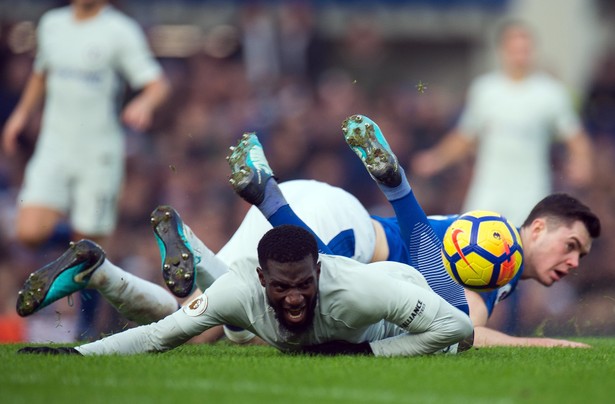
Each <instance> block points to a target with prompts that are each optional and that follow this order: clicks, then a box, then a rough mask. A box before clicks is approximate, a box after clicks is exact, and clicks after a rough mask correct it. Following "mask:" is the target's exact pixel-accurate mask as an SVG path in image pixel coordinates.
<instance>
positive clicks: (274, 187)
mask: <svg viewBox="0 0 615 404" xmlns="http://www.w3.org/2000/svg"><path fill="white" fill-rule="evenodd" d="M284 205H288V202H287V201H286V198H285V197H284V195H283V194H282V190H280V187H279V186H278V182H277V181H276V180H275V178H273V177H271V178H269V179H268V180H267V183H266V184H265V197H264V198H263V201H262V202H261V203H260V204H259V205H257V208H258V210H260V211H261V213H262V214H263V215H264V216H265V218H267V220H269V218H270V217H271V216H272V215H273V214H274V213H275V212H277V211H278V209H280V207H282V206H284Z"/></svg>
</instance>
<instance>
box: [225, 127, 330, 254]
mask: <svg viewBox="0 0 615 404" xmlns="http://www.w3.org/2000/svg"><path fill="white" fill-rule="evenodd" d="M231 150H232V153H231V155H230V156H228V162H229V165H230V167H231V178H230V180H229V182H230V184H231V186H232V187H233V189H234V190H235V192H236V193H237V194H238V195H239V196H241V197H242V198H243V199H244V200H245V201H246V202H248V203H250V204H252V205H254V206H256V207H257V208H258V209H259V210H260V211H261V213H262V214H263V215H264V216H265V217H266V218H267V220H268V221H269V223H271V225H272V226H274V227H275V226H279V225H282V224H293V225H296V226H300V227H303V228H304V229H306V230H308V231H310V232H311V233H312V234H313V235H314V236H315V237H316V241H317V243H318V249H319V251H320V252H321V253H323V254H332V253H333V252H332V251H331V249H329V247H328V246H327V245H326V244H325V243H324V242H323V241H322V240H321V239H320V238H319V237H318V235H317V234H316V233H315V232H314V231H313V230H312V229H311V228H310V227H309V226H308V225H307V224H305V222H304V221H303V220H301V218H299V216H297V215H296V214H295V212H294V211H293V210H292V209H291V207H290V205H289V204H288V202H287V201H286V198H285V197H284V195H283V194H282V191H281V190H280V187H279V186H278V183H277V181H276V180H275V178H274V174H273V171H272V170H271V167H270V166H269V163H268V162H267V158H266V157H265V154H264V152H263V146H262V145H261V143H260V142H259V140H258V137H257V136H256V134H255V133H244V135H243V136H242V138H241V139H240V140H239V143H238V144H237V146H236V147H232V148H231Z"/></svg>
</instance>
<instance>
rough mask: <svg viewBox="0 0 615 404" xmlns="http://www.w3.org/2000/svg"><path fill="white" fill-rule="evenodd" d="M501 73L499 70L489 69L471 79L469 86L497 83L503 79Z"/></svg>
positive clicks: (479, 86) (480, 86) (477, 86)
mask: <svg viewBox="0 0 615 404" xmlns="http://www.w3.org/2000/svg"><path fill="white" fill-rule="evenodd" d="M503 78H504V76H503V74H502V72H499V71H490V72H485V73H482V74H480V75H478V76H476V77H475V78H474V80H472V83H471V84H470V87H471V88H482V87H488V86H493V85H495V84H499V83H501V82H502V81H503Z"/></svg>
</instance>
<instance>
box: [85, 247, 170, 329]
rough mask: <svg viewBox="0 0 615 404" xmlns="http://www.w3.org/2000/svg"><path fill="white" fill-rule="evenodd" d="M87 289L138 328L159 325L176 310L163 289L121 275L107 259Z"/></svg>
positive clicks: (122, 273)
mask: <svg viewBox="0 0 615 404" xmlns="http://www.w3.org/2000/svg"><path fill="white" fill-rule="evenodd" d="M88 287H89V288H93V289H96V290H98V291H99V292H100V293H101V294H102V295H103V296H104V297H105V299H107V301H108V302H109V303H111V304H112V305H113V306H114V307H115V308H116V309H117V310H118V311H119V312H120V313H121V314H122V315H123V316H124V317H126V318H127V319H128V320H131V321H135V322H137V323H139V324H149V323H152V322H154V321H158V320H160V319H162V318H164V317H166V316H168V315H169V314H171V313H174V312H175V311H177V309H178V308H179V305H178V303H177V300H175V297H173V295H171V294H170V293H169V292H168V291H167V290H166V289H164V288H163V287H161V286H158V285H156V284H154V283H152V282H149V281H146V280H145V279H141V278H139V277H137V276H135V275H133V274H131V273H129V272H126V271H124V270H123V269H121V268H120V267H118V266H116V265H114V264H113V263H112V262H111V261H109V260H108V259H106V258H105V261H104V262H103V263H102V265H101V266H100V267H99V268H98V269H96V271H94V273H93V274H92V277H91V278H90V282H89V283H88Z"/></svg>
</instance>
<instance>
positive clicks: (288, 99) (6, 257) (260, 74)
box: [0, 6, 615, 341]
mask: <svg viewBox="0 0 615 404" xmlns="http://www.w3.org/2000/svg"><path fill="white" fill-rule="evenodd" d="M239 11H240V13H239V15H238V18H237V21H238V23H237V27H238V29H237V30H236V31H233V32H235V33H237V34H238V35H236V36H233V35H231V34H228V33H226V34H225V33H224V32H222V33H221V34H220V36H219V37H218V38H214V39H213V40H214V43H213V44H211V45H210V47H209V48H207V49H209V50H208V51H200V52H197V53H195V54H193V55H190V56H188V57H183V58H171V57H165V58H161V63H162V65H163V67H164V69H165V72H166V74H167V75H168V77H169V80H170V82H171V87H172V89H173V91H172V95H171V100H170V101H168V102H167V103H166V104H165V105H164V106H163V107H162V108H161V109H160V111H159V112H158V113H157V115H156V118H155V122H154V125H153V128H152V130H151V131H149V132H148V133H129V134H128V135H127V141H128V156H127V159H128V160H127V177H126V182H125V184H124V189H123V193H122V196H121V201H120V209H119V210H120V220H119V224H118V228H117V230H116V232H115V235H114V237H113V240H112V242H111V246H110V247H109V248H108V251H107V252H108V255H109V256H110V257H112V258H113V260H114V261H115V262H117V263H118V264H120V265H121V266H122V267H123V268H125V269H127V270H129V271H131V272H133V273H135V274H137V275H138V276H141V277H143V278H145V279H148V280H151V281H154V282H157V283H160V284H162V277H161V275H160V257H159V255H158V251H157V249H156V247H155V244H154V243H155V240H154V236H153V234H152V231H151V228H150V224H149V214H150V212H151V211H152V210H153V209H154V208H155V207H156V206H157V205H159V204H170V205H172V206H174V207H175V208H176V209H177V210H178V211H179V212H181V213H182V217H183V218H184V220H185V221H186V222H189V223H191V227H192V228H193V230H194V231H195V232H196V233H197V234H198V235H199V236H200V238H201V239H202V240H203V241H204V242H205V243H206V244H207V245H208V246H209V247H210V248H211V249H212V250H213V251H217V250H218V249H219V248H220V247H221V246H222V245H224V243H225V242H226V240H227V239H228V238H229V237H230V235H231V234H233V232H234V230H235V229H236V227H237V226H238V224H239V222H240V221H241V219H242V217H243V215H244V214H245V212H246V211H247V209H248V208H249V205H248V204H247V203H245V202H244V201H243V200H241V199H240V198H238V197H237V196H236V195H235V194H234V192H233V190H232V189H231V187H230V186H229V185H228V182H227V180H228V174H229V172H228V164H227V162H226V161H225V158H224V157H225V156H226V155H227V150H228V147H229V146H231V145H233V144H234V143H235V142H236V140H237V139H238V138H239V136H240V135H241V134H242V133H243V132H245V131H256V132H258V133H259V138H260V139H261V141H262V142H263V145H264V147H265V149H266V151H267V156H268V159H269V161H270V162H275V163H274V165H275V167H276V175H277V176H278V178H279V180H280V181H285V180H290V179H297V178H313V179H318V180H321V181H325V182H328V183H330V184H332V185H336V186H340V187H343V188H345V189H346V190H348V191H350V192H351V193H353V194H354V195H356V196H357V197H358V198H359V200H360V201H361V202H362V203H363V204H364V205H365V206H366V207H368V208H369V209H370V211H371V213H375V214H390V213H391V212H390V211H389V210H388V209H390V208H389V207H388V205H387V203H386V200H385V199H384V198H383V197H382V196H381V195H380V193H378V192H374V191H373V187H372V186H371V185H372V184H371V180H370V179H369V177H368V176H367V174H366V173H365V170H364V168H363V167H362V166H361V163H360V162H359V161H358V160H357V159H356V158H355V156H353V155H352V153H351V152H349V150H348V147H347V145H346V144H345V142H344V139H343V136H342V133H341V130H340V125H341V122H342V120H343V119H344V118H345V117H347V116H348V115H350V114H353V113H366V114H369V115H370V116H371V117H373V118H374V119H375V120H376V121H377V122H379V125H380V127H381V128H382V130H383V131H384V133H386V136H387V139H388V140H389V142H390V143H391V146H392V148H393V149H394V150H395V151H396V154H397V156H399V157H400V158H401V159H402V165H403V166H405V167H410V166H411V164H410V162H411V160H412V157H413V155H414V154H415V153H417V152H418V151H420V150H423V149H425V148H427V147H429V146H432V145H433V144H435V143H436V142H437V141H438V140H439V139H440V138H441V136H443V135H444V134H445V133H446V132H447V131H448V130H449V129H450V128H451V126H452V125H453V123H454V121H455V118H456V117H457V115H458V112H459V110H460V108H461V106H462V102H463V96H464V94H463V93H460V92H457V91H456V90H455V89H451V88H447V87H446V86H445V85H442V84H441V83H437V82H425V79H424V77H421V76H417V77H413V76H410V75H407V74H404V71H403V68H401V67H400V66H398V65H396V64H395V63H392V60H393V59H394V57H395V54H396V51H397V49H398V48H397V46H399V44H396V43H393V42H391V41H387V40H386V37H384V36H383V35H381V32H380V31H379V30H378V28H379V27H377V26H374V25H372V24H369V22H367V21H355V22H351V23H349V24H348V25H347V28H346V31H345V34H344V35H342V36H340V39H339V40H336V41H331V40H324V39H322V38H320V37H319V35H318V31H317V30H316V28H315V24H314V15H313V14H312V10H310V9H309V8H304V7H287V8H286V7H281V8H280V9H279V10H278V12H279V13H278V14H276V15H271V14H269V13H267V10H266V9H261V8H258V7H248V6H244V7H243V8H241V9H240V10H239ZM281 16H283V18H281ZM272 18H273V19H276V18H277V20H275V21H274V20H272ZM4 38H6V35H3V36H2V38H0V61H1V64H0V73H1V74H0V80H1V83H0V123H1V124H3V123H4V121H5V120H6V118H7V116H8V114H10V112H11V110H12V108H13V107H14V105H15V103H16V101H17V99H18V97H19V95H20V93H21V91H22V87H23V85H24V84H25V80H26V79H27V77H28V73H29V69H31V64H32V54H31V53H24V54H15V53H13V52H12V51H11V50H10V49H9V48H8V45H7V43H6V41H5V40H4ZM274 55H276V56H274ZM613 60H615V59H613ZM358 61H361V63H358ZM612 65H613V61H612V60H611V61H610V62H609V61H605V63H604V67H603V68H601V69H600V70H599V71H598V72H596V74H595V75H594V77H593V86H592V88H591V90H590V91H589V92H588V94H587V96H586V97H581V102H580V105H579V109H580V111H582V116H583V118H584V121H585V123H586V128H587V130H588V132H589V133H590V134H591V136H592V140H593V142H594V146H595V156H594V161H595V164H596V170H595V173H596V176H595V178H594V180H593V183H592V185H591V186H590V187H589V188H588V189H574V188H571V187H570V186H569V185H568V184H567V183H565V182H564V181H562V180H561V178H563V176H562V175H561V171H560V170H561V158H560V157H561V156H560V155H559V154H558V150H557V149H556V150H554V153H553V161H552V164H553V178H554V181H555V189H556V190H564V191H567V192H570V193H571V194H573V195H576V196H578V197H580V199H581V200H583V201H584V202H585V203H586V204H587V205H589V206H590V207H591V208H592V209H593V210H594V211H595V212H596V213H597V214H598V215H599V216H600V218H601V221H602V223H603V229H604V230H603V233H602V234H603V235H602V237H601V239H600V240H599V241H598V242H596V243H595V245H594V247H593V250H592V253H591V254H590V255H589V256H588V257H587V258H585V259H584V261H583V262H582V264H581V269H580V270H579V271H578V272H574V273H573V276H570V277H569V278H567V279H566V280H565V281H563V282H560V283H558V284H557V285H556V286H554V287H553V288H549V289H544V288H543V289H541V290H540V293H537V292H536V291H535V290H532V292H531V293H530V292H527V293H524V285H522V286H520V287H519V293H518V294H517V295H518V296H517V297H516V299H509V300H512V301H511V302H506V303H503V304H502V306H503V307H501V308H500V309H498V310H496V312H498V311H499V312H498V313H496V315H495V316H494V318H493V319H492V321H494V323H495V324H498V327H501V328H506V329H508V330H509V331H512V332H519V333H526V334H530V335H532V334H541V333H543V332H547V331H548V332H549V333H550V334H551V335H575V336H577V335H606V334H613V333H615V316H614V314H615V271H613V268H612V265H611V263H612V262H614V261H615V250H614V249H613V248H611V247H610V246H612V245H615V208H614V207H615V187H614V186H613V179H612V173H613V172H615V125H613V116H614V114H613V113H612V111H613V108H614V107H615V90H614V89H615V80H614V76H613V71H614V70H613V68H612ZM609 66H611V68H609ZM452 68H454V67H451V69H452ZM67 119H70V118H69V117H67ZM38 124H39V122H38V121H37V120H34V121H33V122H32V123H31V126H30V127H29V129H28V131H27V133H25V134H24V135H23V136H22V139H21V144H20V146H21V152H20V154H19V156H18V157H16V158H12V159H8V158H5V157H4V156H3V157H2V158H1V159H0V299H1V300H0V334H1V336H2V338H4V339H5V340H15V341H17V340H24V341H26V340H30V341H48V340H54V341H62V340H71V339H80V337H79V336H77V335H74V332H75V331H74V330H75V327H74V324H73V323H74V321H75V320H74V317H75V316H74V313H71V308H70V307H69V306H70V304H69V302H58V304H57V305H54V306H50V307H49V308H48V309H49V310H46V313H47V314H46V315H45V316H43V315H41V316H34V317H32V318H28V319H27V320H25V319H21V318H19V317H17V315H16V314H15V298H16V293H17V290H18V289H19V287H20V285H21V284H22V283H23V281H24V279H25V277H26V276H27V274H29V273H30V272H31V271H32V270H33V269H35V268H38V267H40V266H41V265H43V264H44V263H46V262H48V261H50V260H51V259H53V258H55V257H56V256H57V255H59V253H60V252H61V251H63V250H64V249H65V248H66V246H65V245H60V246H50V247H49V248H47V249H45V250H44V251H42V252H41V253H40V254H38V255H33V254H31V253H30V252H29V251H27V250H25V249H23V248H22V247H20V246H19V245H18V244H16V243H15V242H13V241H12V236H13V234H12V222H13V220H14V218H15V212H16V207H15V198H16V193H17V190H18V189H19V186H20V183H21V180H22V175H23V170H24V167H25V163H26V161H27V159H28V157H29V156H30V154H31V152H32V146H33V144H34V139H35V136H36V135H37V133H38ZM471 167H472V164H471V162H468V163H467V164H463V165H461V166H456V167H455V168H452V169H448V170H445V171H444V172H442V173H441V174H439V175H437V176H436V177H434V178H431V179H429V180H419V179H415V178H413V177H412V172H410V171H409V172H408V176H409V177H410V178H412V183H413V187H414V189H415V192H416V194H417V196H418V198H419V199H420V200H421V203H422V205H423V207H424V208H425V210H426V212H427V213H428V214H444V213H456V212H459V210H460V209H461V205H462V202H463V199H464V194H465V191H466V189H467V184H468V181H469V179H470V176H471ZM511 192H523V190H522V189H520V190H511ZM488 208H489V207H485V209H488ZM546 294H548V296H549V300H548V301H549V302H550V303H549V305H547V304H546V303H545V302H546V301H547V299H545V295H546ZM520 299H523V300H524V301H525V303H524V305H523V306H522V307H523V311H520V310H517V308H516V306H515V300H520ZM528 301H529V302H534V303H529V304H528ZM101 305H102V306H101V312H102V313H104V315H101V316H100V318H98V319H97V330H95V332H94V333H93V334H92V333H91V331H90V332H89V333H88V334H89V335H96V334H100V333H108V332H111V331H114V330H118V329H121V328H123V327H125V326H126V324H125V323H126V322H125V320H123V319H120V318H117V317H116V315H115V314H114V311H113V310H111V309H110V308H108V307H106V306H104V303H101ZM59 313H61V314H59Z"/></svg>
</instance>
